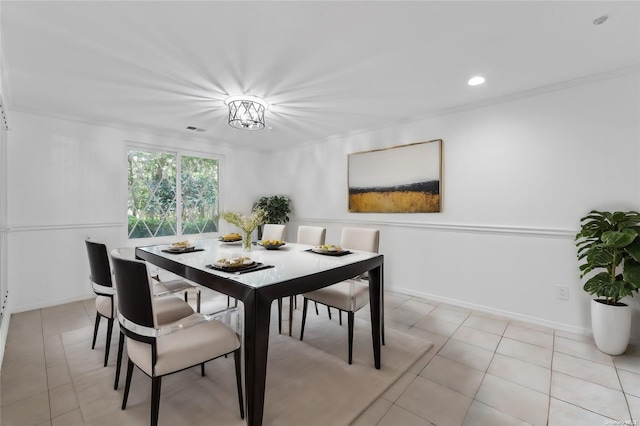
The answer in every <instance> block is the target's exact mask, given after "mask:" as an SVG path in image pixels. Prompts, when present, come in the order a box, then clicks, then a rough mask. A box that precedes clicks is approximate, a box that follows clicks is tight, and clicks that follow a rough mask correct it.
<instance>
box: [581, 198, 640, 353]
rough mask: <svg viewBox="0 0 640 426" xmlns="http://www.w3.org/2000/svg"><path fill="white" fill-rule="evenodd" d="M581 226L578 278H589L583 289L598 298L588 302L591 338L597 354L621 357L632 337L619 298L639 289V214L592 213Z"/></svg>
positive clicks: (626, 310)
mask: <svg viewBox="0 0 640 426" xmlns="http://www.w3.org/2000/svg"><path fill="white" fill-rule="evenodd" d="M580 223H581V230H580V232H578V234H577V235H576V241H577V243H576V246H577V247H578V260H579V261H582V262H583V263H582V264H581V265H580V278H585V277H587V275H589V278H588V279H587V280H586V282H585V283H584V287H583V288H584V290H585V291H586V292H587V293H589V294H591V295H593V294H595V295H596V296H597V297H598V298H597V299H593V300H592V301H591V328H592V330H593V338H594V340H595V342H596V346H597V347H598V349H600V351H602V352H604V353H606V354H609V355H620V354H622V353H623V352H624V351H625V350H626V348H627V345H628V344H629V339H630V337H631V308H630V307H629V306H628V305H627V304H625V303H622V302H621V301H620V299H622V298H623V297H626V296H633V294H634V292H637V291H638V289H639V288H640V238H638V233H640V213H638V212H634V211H630V212H614V213H611V212H600V211H596V210H592V211H591V212H589V214H588V215H587V216H585V217H583V218H582V219H580ZM592 273H593V274H592Z"/></svg>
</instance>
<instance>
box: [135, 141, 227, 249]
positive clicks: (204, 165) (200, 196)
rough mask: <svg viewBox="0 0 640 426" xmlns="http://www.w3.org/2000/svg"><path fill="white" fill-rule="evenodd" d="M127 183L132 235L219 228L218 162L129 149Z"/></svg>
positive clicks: (177, 232)
mask: <svg viewBox="0 0 640 426" xmlns="http://www.w3.org/2000/svg"><path fill="white" fill-rule="evenodd" d="M178 169H180V170H181V173H180V182H178V179H177V174H178ZM128 187H129V200H128V206H127V210H128V232H129V238H149V237H160V236H169V235H188V234H199V233H205V232H216V231H217V229H218V160H215V159H210V158H202V157H189V156H181V155H176V154H171V153H164V152H145V151H139V150H130V151H129V154H128ZM178 202H179V203H180V204H179V205H178ZM178 206H179V207H180V211H181V216H180V223H179V224H180V227H179V226H178Z"/></svg>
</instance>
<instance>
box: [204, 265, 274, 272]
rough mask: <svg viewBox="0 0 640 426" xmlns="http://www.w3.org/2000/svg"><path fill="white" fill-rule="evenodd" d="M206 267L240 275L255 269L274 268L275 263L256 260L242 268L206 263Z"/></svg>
mask: <svg viewBox="0 0 640 426" xmlns="http://www.w3.org/2000/svg"><path fill="white" fill-rule="evenodd" d="M206 267H207V268H209V269H215V270H216V271H221V272H226V273H228V274H235V275H240V274H245V273H247V272H255V271H261V270H263V269H269V268H273V265H267V264H265V263H260V262H256V263H254V264H253V265H251V266H248V267H246V268H244V269H240V270H233V269H229V268H221V267H220V266H216V265H206Z"/></svg>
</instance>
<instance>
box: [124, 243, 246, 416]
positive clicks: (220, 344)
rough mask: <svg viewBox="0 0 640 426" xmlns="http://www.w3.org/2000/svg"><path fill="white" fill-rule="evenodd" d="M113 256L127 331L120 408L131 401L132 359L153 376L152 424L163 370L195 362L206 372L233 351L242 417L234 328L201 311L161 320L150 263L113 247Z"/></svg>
mask: <svg viewBox="0 0 640 426" xmlns="http://www.w3.org/2000/svg"><path fill="white" fill-rule="evenodd" d="M111 257H112V261H113V268H114V272H115V278H116V280H115V281H116V288H117V292H118V321H119V323H120V330H121V331H122V332H123V333H124V334H125V335H126V337H127V354H128V358H129V360H128V363H127V379H126V386H125V390H124V396H123V399H122V409H123V410H124V409H125V408H126V406H127V399H128V397H129V391H130V389H131V378H132V375H133V368H134V365H135V366H136V367H138V368H139V369H140V370H141V371H142V372H143V373H145V374H146V375H147V376H149V377H150V378H151V425H152V426H155V425H157V424H158V417H159V410H160V391H161V384H162V378H163V377H164V376H166V375H169V374H173V373H176V372H179V371H182V370H185V369H187V368H191V367H194V366H197V365H200V369H201V374H202V375H203V376H204V373H205V371H204V364H205V362H208V361H211V360H213V359H216V358H219V357H221V356H224V355H227V354H231V353H233V355H234V360H235V366H236V368H235V370H236V385H237V388H238V400H239V406H240V417H242V418H244V406H243V399H242V380H241V365H240V363H241V358H240V338H239V336H238V334H237V333H236V331H235V330H233V329H232V328H231V327H229V326H228V325H226V324H224V323H223V322H221V321H219V320H218V319H217V318H219V317H220V316H218V315H202V314H200V313H193V314H192V315H190V316H189V317H186V318H183V319H181V320H178V321H176V322H172V323H168V324H164V325H161V324H160V321H159V319H158V315H157V309H156V307H157V301H158V299H157V298H155V297H154V296H153V284H152V280H151V277H150V275H149V272H148V270H147V265H146V263H145V262H142V261H139V260H133V259H125V258H122V257H119V256H118V254H117V253H113V252H112V254H111ZM234 310H235V309H232V310H230V311H234ZM228 312H229V311H227V312H226V314H228Z"/></svg>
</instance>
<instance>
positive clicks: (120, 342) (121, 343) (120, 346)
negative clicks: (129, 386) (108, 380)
mask: <svg viewBox="0 0 640 426" xmlns="http://www.w3.org/2000/svg"><path fill="white" fill-rule="evenodd" d="M123 349H124V333H122V332H120V339H118V359H117V360H116V379H115V381H114V382H113V390H118V385H119V384H120V383H119V382H120V369H121V367H122V352H123Z"/></svg>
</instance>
